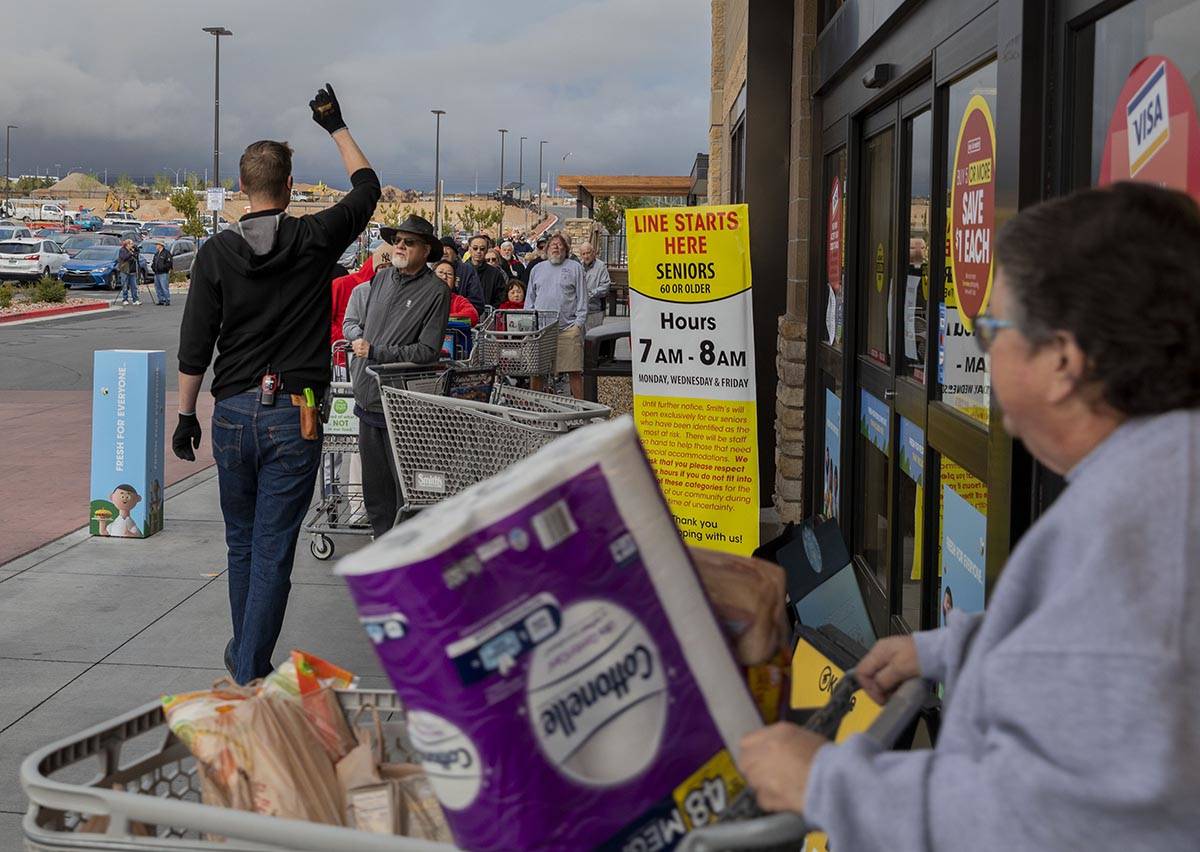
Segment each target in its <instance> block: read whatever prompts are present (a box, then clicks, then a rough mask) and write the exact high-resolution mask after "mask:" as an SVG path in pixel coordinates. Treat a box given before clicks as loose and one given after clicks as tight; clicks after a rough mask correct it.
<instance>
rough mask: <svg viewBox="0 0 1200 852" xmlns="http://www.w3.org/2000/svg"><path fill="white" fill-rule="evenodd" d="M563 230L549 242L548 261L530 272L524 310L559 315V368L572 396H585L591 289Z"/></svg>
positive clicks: (547, 248) (547, 247) (579, 397)
mask: <svg viewBox="0 0 1200 852" xmlns="http://www.w3.org/2000/svg"><path fill="white" fill-rule="evenodd" d="M568 251H569V249H568V247H567V241H566V239H565V238H564V237H563V235H562V234H561V233H559V234H555V235H554V236H552V237H551V238H550V241H549V242H547V243H546V262H545V263H539V264H537V266H534V267H533V268H532V269H531V270H530V272H529V289H528V291H527V292H526V294H525V309H526V310H530V311H553V312H554V313H556V314H557V315H558V355H557V358H556V359H555V360H556V363H557V369H558V372H560V373H566V374H567V376H568V377H569V378H570V380H571V396H573V397H575V398H576V399H582V398H583V330H584V326H585V325H586V324H587V314H588V292H587V287H586V286H584V280H583V266H582V265H580V263H579V261H577V260H572V259H571V258H569V257H568V256H567V253H568Z"/></svg>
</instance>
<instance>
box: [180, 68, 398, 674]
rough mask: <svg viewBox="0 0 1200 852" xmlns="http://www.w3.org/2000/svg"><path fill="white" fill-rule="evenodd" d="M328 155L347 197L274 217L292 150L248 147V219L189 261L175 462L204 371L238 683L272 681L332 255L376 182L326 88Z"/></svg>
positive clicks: (195, 428)
mask: <svg viewBox="0 0 1200 852" xmlns="http://www.w3.org/2000/svg"><path fill="white" fill-rule="evenodd" d="M309 106H310V107H312V111H313V120H314V121H316V122H317V124H319V125H321V127H323V128H324V129H325V130H326V131H328V132H329V133H330V134H331V135H332V137H333V141H334V142H335V143H336V144H337V148H338V152H339V153H340V154H341V156H342V163H343V164H344V165H345V167H346V172H347V173H348V174H349V175H350V183H351V184H352V185H353V188H352V189H351V190H350V192H349V193H348V194H347V195H346V196H345V198H343V199H342V200H341V201H340V202H338V203H337V204H335V205H334V206H333V207H331V208H329V209H328V210H322V211H321V212H320V213H315V214H312V215H310V216H302V217H299V218H296V217H292V216H288V215H287V213H286V212H285V210H286V208H287V206H288V202H289V200H290V199H291V190H292V176H291V173H292V149H291V148H290V147H289V146H288V145H287V143H286V142H272V141H262V142H255V143H254V144H253V145H250V146H249V147H248V148H246V151H245V153H243V154H242V159H241V162H240V164H239V170H240V173H241V186H242V190H243V191H244V192H245V193H246V195H247V196H249V199H250V212H249V213H248V214H246V215H245V216H243V217H242V219H241V221H240V222H238V223H237V224H236V225H234V226H233V227H231V228H229V229H228V230H226V231H221V232H220V233H218V234H216V235H215V236H214V237H213V238H212V239H210V240H208V241H207V242H206V243H205V244H204V246H203V247H202V248H201V249H200V252H199V254H198V255H197V256H196V262H195V264H194V265H193V267H192V282H191V286H190V288H189V293H188V299H187V306H186V307H185V308H184V313H183V326H182V328H181V330H180V335H179V426H178V428H177V429H176V430H175V436H174V439H173V440H172V447H173V449H174V450H175V454H176V455H177V456H179V457H180V458H183V459H187V460H188V461H194V460H195V453H194V452H193V450H194V449H195V448H198V447H199V446H200V424H199V422H198V421H197V419H196V398H197V397H198V396H199V394H200V382H201V380H202V379H203V377H204V372H205V370H206V369H207V368H208V365H209V362H210V361H211V359H212V353H213V347H214V345H215V346H216V348H217V352H218V354H217V359H216V361H215V363H213V380H212V393H213V396H214V397H216V400H217V402H216V406H215V408H214V409H213V419H212V430H213V437H212V442H213V457H214V458H215V459H216V462H217V473H218V479H219V483H220V490H221V514H222V515H224V517H225V542H226V544H227V545H228V547H229V606H230V610H231V614H232V617H233V638H232V639H231V640H230V641H229V644H228V645H227V646H226V648H225V666H226V668H228V669H229V670H230V673H231V674H233V676H234V678H235V679H236V680H237V681H238V683H246V682H248V681H250V680H253V679H254V678H258V677H263V676H264V675H266V674H268V673H269V672H270V671H271V668H272V666H271V654H272V652H273V651H274V649H275V641H276V639H278V638H279V630H280V628H281V627H282V625H283V615H284V610H285V609H286V607H287V598H288V592H289V590H290V589H291V579H290V578H291V574H292V560H293V558H294V557H295V554H296V538H297V536H298V535H299V532H300V524H301V522H302V521H303V520H304V513H305V511H306V510H307V509H308V504H309V501H310V500H311V498H312V493H313V484H314V482H315V478H316V473H317V468H318V467H319V463H320V457H321V436H320V430H319V428H318V425H317V416H316V410H315V409H314V408H311V407H310V405H309V403H310V402H312V401H319V400H320V399H321V396H322V394H323V393H324V392H325V389H326V387H327V386H328V385H329V379H330V370H329V358H330V356H329V323H330V314H331V311H332V300H331V299H330V295H329V281H330V279H331V277H332V270H333V266H334V264H335V263H336V262H337V259H338V256H339V255H341V253H342V252H343V251H345V249H346V246H347V245H349V244H350V243H351V242H352V241H353V240H354V238H355V237H357V236H358V235H359V234H360V233H361V232H362V231H363V229H364V228H366V226H367V224H368V223H369V222H370V220H371V214H373V213H374V212H375V205H376V203H377V202H378V201H379V192H380V190H379V178H378V177H377V176H376V174H375V172H374V171H372V169H371V166H370V164H369V163H368V162H367V159H366V157H364V156H363V153H362V151H360V150H359V148H358V145H357V143H355V141H354V138H353V137H352V136H351V135H350V131H349V130H347V129H346V123H345V122H344V121H343V120H342V112H341V108H340V106H339V105H338V101H337V97H336V96H335V95H334V93H333V87H332V86H328V85H327V86H326V88H325V89H322V90H321V91H319V92H318V93H317V96H316V98H314V99H313V100H312V102H311V103H310V104H309Z"/></svg>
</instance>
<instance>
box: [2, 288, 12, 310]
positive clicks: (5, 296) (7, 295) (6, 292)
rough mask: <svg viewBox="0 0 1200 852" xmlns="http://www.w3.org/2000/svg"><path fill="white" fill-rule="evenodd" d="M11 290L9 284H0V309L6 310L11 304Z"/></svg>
mask: <svg viewBox="0 0 1200 852" xmlns="http://www.w3.org/2000/svg"><path fill="white" fill-rule="evenodd" d="M12 300H13V288H12V285H11V284H0V308H7V307H8V306H10V305H11V304H12Z"/></svg>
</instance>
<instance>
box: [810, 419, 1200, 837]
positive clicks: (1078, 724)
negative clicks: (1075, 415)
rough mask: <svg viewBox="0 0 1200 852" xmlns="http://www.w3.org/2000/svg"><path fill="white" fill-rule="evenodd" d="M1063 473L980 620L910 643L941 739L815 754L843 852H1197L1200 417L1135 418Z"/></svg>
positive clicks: (819, 806)
mask: <svg viewBox="0 0 1200 852" xmlns="http://www.w3.org/2000/svg"><path fill="white" fill-rule="evenodd" d="M1067 479H1068V481H1069V486H1068V487H1067V489H1066V491H1065V492H1064V493H1063V494H1062V495H1061V496H1060V497H1059V499H1058V500H1057V502H1055V504H1054V505H1053V506H1052V507H1051V508H1050V510H1049V511H1048V512H1047V513H1046V514H1045V515H1044V516H1043V517H1042V518H1041V519H1039V520H1038V522H1037V523H1036V524H1034V526H1033V527H1032V528H1031V529H1030V530H1029V532H1028V533H1026V535H1025V537H1024V538H1023V539H1022V540H1021V542H1020V544H1019V545H1018V546H1017V548H1016V549H1015V550H1014V551H1013V553H1012V556H1011V558H1010V559H1009V561H1008V565H1007V566H1006V568H1005V569H1004V573H1003V575H1002V576H1001V578H1000V580H999V582H998V583H997V585H996V588H995V591H994V594H993V596H992V599H991V600H990V601H989V603H988V608H987V612H986V615H984V614H977V615H972V616H967V615H963V614H962V613H958V612H952V613H951V618H950V621H949V623H948V625H947V626H946V627H945V628H944V629H942V630H934V631H928V632H924V633H918V634H916V642H917V653H918V657H919V660H920V665H921V671H922V674H923V675H924V676H926V677H928V678H931V679H935V680H941V681H944V682H945V684H946V690H947V692H946V696H947V701H946V705H945V715H944V719H943V725H942V729H941V734H940V737H939V739H938V742H937V747H936V748H935V749H934V750H932V751H929V750H923V751H915V752H885V753H879V752H877V751H876V750H875V749H874V748H873V747H872V746H871V745H870V743H869V742H868V741H867V740H866V739H865V738H863V737H862V736H854V737H851V738H850V739H848V740H847V741H846V742H845V743H843V744H841V745H836V746H827V747H825V748H823V749H821V750H820V751H819V752H818V754H817V757H816V759H815V761H814V763H813V769H812V774H811V776H810V778H809V786H808V793H807V816H808V818H809V820H810V821H811V822H812V823H813V824H815V825H819V826H821V827H823V828H824V829H825V830H826V831H827V832H828V833H829V839H830V847H831V848H832V849H838V850H854V852H871V850H877V849H879V850H882V849H887V850H924V849H929V850H946V851H947V852H951V850H953V852H959V850H993V849H994V850H1005V852H1008V850H1017V849H1019V850H1034V849H1055V850H1057V849H1064V850H1065V849H1080V850H1101V849H1103V850H1109V849H1112V850H1133V849H1138V850H1141V849H1153V850H1156V852H1158V850H1196V849H1200V675H1198V672H1200V410H1193V411H1176V412H1172V413H1169V414H1165V415H1160V416H1157V417H1152V418H1144V419H1139V420H1134V421H1130V422H1128V423H1126V424H1125V425H1123V426H1122V427H1121V428H1120V429H1118V430H1117V431H1116V432H1115V433H1113V434H1112V435H1110V436H1109V437H1108V439H1106V440H1105V441H1104V442H1103V443H1102V444H1101V445H1100V446H1098V447H1097V448H1096V449H1094V450H1093V451H1092V452H1091V453H1090V454H1089V455H1088V456H1087V457H1086V458H1085V459H1084V460H1083V461H1081V462H1080V463H1079V464H1077V465H1076V466H1075V469H1074V470H1072V471H1071V472H1070V474H1068V477H1067Z"/></svg>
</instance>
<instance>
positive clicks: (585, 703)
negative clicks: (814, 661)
mask: <svg viewBox="0 0 1200 852" xmlns="http://www.w3.org/2000/svg"><path fill="white" fill-rule="evenodd" d="M338 573H339V574H342V575H343V576H345V578H346V581H347V583H348V585H349V587H350V591H351V594H352V595H353V596H354V600H355V603H356V604H357V607H358V612H359V616H360V618H361V620H362V622H363V624H364V626H365V627H366V630H367V633H368V635H369V636H370V637H371V640H372V642H373V643H374V645H375V649H376V651H377V653H378V655H379V659H380V661H381V663H382V665H383V668H384V670H385V671H386V672H387V674H388V676H389V677H390V678H391V680H392V683H393V685H394V686H395V688H396V691H397V693H398V694H399V696H400V698H401V700H402V701H403V702H404V704H405V706H406V708H407V709H408V714H409V715H408V728H409V736H410V738H411V740H412V742H413V746H414V748H415V750H416V752H417V753H418V755H419V756H420V759H421V761H422V763H423V765H424V766H425V769H426V771H427V772H428V774H429V778H430V782H431V784H432V786H433V788H434V791H435V793H436V794H437V796H438V798H439V800H440V801H441V803H442V805H443V807H444V809H445V814H446V819H447V821H448V822H449V824H450V827H451V830H452V831H453V832H454V836H455V840H456V842H457V843H458V844H459V845H460V846H462V847H464V848H467V849H478V850H514V849H592V848H606V849H619V850H626V849H628V850H650V849H670V848H672V847H674V846H675V845H676V844H677V843H678V842H679V841H680V840H681V839H682V837H683V835H684V834H685V833H686V832H687V831H689V830H691V829H692V828H695V827H699V826H702V825H707V824H710V823H712V822H714V821H716V820H717V819H718V818H719V817H721V816H722V815H726V814H728V813H729V812H730V811H731V809H733V808H734V807H735V802H737V801H739V800H744V799H745V797H744V796H743V795H742V794H743V791H744V790H745V783H744V781H743V780H742V779H741V777H740V776H739V775H738V773H737V771H736V769H735V766H734V761H735V759H736V747H737V742H738V740H739V739H740V738H741V736H742V735H744V734H745V733H748V732H749V731H751V730H754V729H755V728H757V727H759V726H760V725H761V724H762V723H761V720H760V718H759V716H758V714H757V711H756V710H755V707H754V704H753V702H752V700H751V698H750V695H749V693H748V691H747V689H746V687H745V683H744V681H743V679H742V677H741V674H740V672H739V670H738V668H737V667H736V665H735V664H734V661H733V658H732V656H731V655H730V652H729V649H728V646H727V645H726V643H725V640H724V638H723V637H722V635H721V632H720V629H719V627H718V625H717V622H716V619H715V618H714V616H713V613H712V610H711V608H710V606H709V604H708V601H707V599H706V598H705V597H704V593H703V589H702V587H701V585H700V581H699V579H698V578H697V576H696V574H695V570H694V569H693V567H692V565H691V561H690V559H689V558H688V555H687V551H686V549H685V548H684V546H683V543H682V541H681V540H680V538H679V535H678V533H677V532H676V530H675V527H674V524H673V522H672V519H671V516H670V513H669V511H668V510H667V507H666V505H665V503H664V502H663V499H662V496H661V494H660V492H659V491H658V488H657V484H656V482H655V480H654V475H653V473H652V471H651V469H650V466H649V464H648V462H647V461H646V458H645V455H644V454H643V452H642V450H641V445H640V444H639V442H638V439H637V435H636V432H635V430H634V427H633V423H632V420H630V419H629V418H622V419H621V420H616V421H612V422H609V423H606V424H602V425H599V426H591V427H588V428H586V429H582V430H578V431H576V432H574V433H572V434H570V435H568V436H565V437H563V438H561V439H558V440H556V441H554V442H553V443H551V444H549V445H548V446H546V447H545V448H543V449H542V450H540V451H538V452H537V453H536V454H534V455H533V456H531V457H530V458H528V459H526V460H524V461H522V462H520V463H518V464H517V465H514V466H513V467H512V468H510V469H509V470H508V471H506V472H505V473H503V474H501V475H500V476H497V477H494V478H493V479H491V480H489V481H487V482H485V483H481V484H480V485H477V486H475V487H473V488H471V489H469V490H467V491H465V492H463V493H461V494H459V495H457V496H456V497H453V498H451V499H450V500H447V501H445V502H444V503H441V504H439V505H437V506H435V507H433V508H431V509H429V510H427V511H425V512H423V513H422V514H421V515H419V516H418V517H417V518H415V519H413V520H410V521H408V522H407V523H405V524H404V525H403V526H401V527H399V528H397V529H396V530H393V531H392V532H391V533H389V534H388V535H387V536H385V537H384V538H383V539H381V540H380V541H379V542H376V543H375V544H374V545H372V546H371V547H369V548H366V549H364V550H363V551H361V552H359V553H357V554H354V555H353V556H350V557H347V558H346V559H344V560H342V562H341V563H339V565H338Z"/></svg>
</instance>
